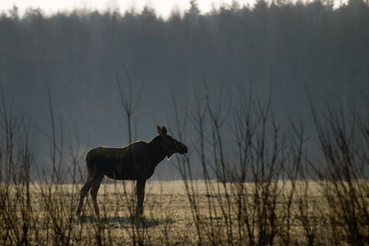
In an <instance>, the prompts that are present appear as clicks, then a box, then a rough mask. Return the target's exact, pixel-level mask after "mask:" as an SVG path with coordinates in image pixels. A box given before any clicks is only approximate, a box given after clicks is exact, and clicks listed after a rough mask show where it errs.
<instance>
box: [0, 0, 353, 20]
mask: <svg viewBox="0 0 369 246" xmlns="http://www.w3.org/2000/svg"><path fill="white" fill-rule="evenodd" d="M233 1H234V0H197V4H198V7H199V9H200V13H201V14H206V13H209V12H211V10H212V9H214V8H215V9H219V7H220V6H230V5H231V4H232V2H233ZM267 1H268V0H267ZM236 2H238V3H239V4H240V6H249V7H252V6H253V5H254V4H255V2H256V0H238V1H236ZM335 2H336V4H335V6H336V7H337V6H339V5H340V4H342V3H343V2H346V1H340V0H336V1H335ZM13 6H16V7H17V8H18V11H19V15H20V16H23V15H24V12H25V10H26V9H28V8H33V9H37V8H40V9H41V10H42V11H43V12H44V14H45V15H53V14H56V13H58V12H71V11H73V10H76V9H85V10H90V11H95V10H97V11H99V12H105V11H107V10H109V9H112V8H114V9H118V10H119V12H120V13H122V14H123V13H125V12H126V11H131V10H132V9H134V11H135V12H137V13H141V12H142V10H143V9H144V7H145V6H148V7H150V8H152V9H154V10H155V13H156V14H157V16H160V17H162V18H164V19H166V18H168V17H169V16H170V15H171V13H172V12H173V11H177V12H180V13H181V14H183V13H184V12H185V11H186V10H188V9H189V8H190V0H173V1H168V0H128V1H127V0H89V1H87V0H77V1H76V0H64V1H57V2H55V1H49V0H32V1H30V0H5V1H0V13H1V14H4V13H6V14H8V13H9V10H11V9H13Z"/></svg>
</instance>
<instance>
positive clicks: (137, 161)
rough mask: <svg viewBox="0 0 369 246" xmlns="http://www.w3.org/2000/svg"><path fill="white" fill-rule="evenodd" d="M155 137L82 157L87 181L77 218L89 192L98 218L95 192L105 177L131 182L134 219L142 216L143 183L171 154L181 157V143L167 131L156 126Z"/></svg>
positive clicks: (186, 149) (182, 149)
mask: <svg viewBox="0 0 369 246" xmlns="http://www.w3.org/2000/svg"><path fill="white" fill-rule="evenodd" d="M157 131H158V133H159V136H156V137H154V138H153V139H152V140H151V141H150V142H148V143H146V142H144V141H137V142H134V143H131V144H130V145H128V146H126V147H123V148H109V147H97V148H94V149H92V150H90V151H89V152H88V153H87V155H86V165H87V171H88V177H87V181H86V183H85V184H84V186H83V187H82V189H81V196H80V199H79V204H78V209H77V215H80V214H81V210H82V205H83V200H84V198H85V196H86V195H87V193H88V191H89V190H90V193H91V197H92V202H93V205H94V208H95V213H96V215H97V216H99V208H98V206H97V200H96V198H97V192H98V190H99V187H100V184H101V181H102V180H103V178H104V177H105V176H107V177H108V178H111V179H114V180H135V181H136V193H137V194H136V195H137V208H136V216H142V213H143V200H144V197H145V185H146V181H147V180H148V179H149V178H151V176H152V175H153V174H154V171H155V168H156V166H157V165H158V164H159V163H160V162H161V161H162V160H164V158H165V157H167V158H168V160H169V159H170V157H171V156H172V155H173V154H175V153H179V154H182V155H183V154H185V153H187V152H188V148H187V146H186V145H185V144H183V143H181V142H179V141H177V140H175V139H173V138H172V137H171V136H170V135H168V134H167V129H166V128H165V127H164V126H163V127H162V128H160V127H159V126H157Z"/></svg>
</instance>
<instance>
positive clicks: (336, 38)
mask: <svg viewBox="0 0 369 246" xmlns="http://www.w3.org/2000/svg"><path fill="white" fill-rule="evenodd" d="M190 3H191V8H190V9H188V10H186V12H185V13H184V14H181V13H178V12H176V11H173V13H172V14H171V16H170V17H169V18H168V19H167V20H164V19H162V18H160V17H158V16H157V14H156V13H155V11H154V10H153V9H151V8H150V7H145V8H144V9H143V10H142V11H141V12H139V13H138V12H136V11H134V10H132V11H127V12H125V13H120V12H119V11H118V10H117V9H109V10H106V11H105V12H99V11H89V10H83V9H76V10H74V11H71V12H58V13H55V14H52V15H50V16H48V15H45V14H44V12H43V11H42V9H28V10H27V11H26V12H25V14H24V15H23V16H19V14H18V10H17V8H16V7H14V8H13V9H11V10H9V11H8V12H3V13H2V14H1V15H0V82H1V85H2V88H3V90H4V91H5V92H6V93H5V97H7V98H8V99H9V100H11V98H12V97H15V100H14V107H15V108H16V109H18V110H20V111H23V112H27V113H30V114H31V115H32V117H33V118H34V121H36V122H37V124H38V125H39V126H40V127H41V128H42V127H43V126H44V125H45V124H49V123H48V122H49V118H50V116H49V115H48V113H47V112H48V105H47V93H46V88H47V87H49V88H50V91H51V94H52V101H53V105H54V110H55V112H58V114H60V115H61V118H64V119H65V118H68V119H77V121H78V124H79V125H80V126H83V127H84V128H83V129H86V132H89V134H87V133H86V132H85V133H81V134H82V135H83V136H85V135H86V136H85V138H86V139H87V138H88V137H87V135H90V137H91V142H92V143H91V144H92V145H98V144H99V143H101V142H103V143H104V144H109V143H110V144H113V145H114V144H115V145H122V142H123V141H122V137H123V136H125V135H124V134H125V133H124V130H122V124H123V123H124V121H123V120H116V119H117V117H116V115H117V114H119V113H118V112H120V111H121V106H120V105H119V100H120V99H119V92H118V90H117V84H116V82H115V81H116V80H117V71H119V72H118V77H121V78H122V79H123V80H127V78H128V79H129V80H131V81H132V88H133V91H135V93H136V94H135V95H136V97H137V95H138V94H140V93H141V92H140V90H141V89H140V88H143V89H142V95H141V96H140V102H139V108H138V115H137V118H138V120H137V122H138V123H137V125H138V129H143V128H145V129H144V130H142V131H139V132H138V138H140V137H141V138H142V136H151V135H152V131H150V130H149V129H146V127H143V126H144V123H140V122H143V121H145V122H147V120H148V122H153V124H152V125H154V122H162V121H163V119H165V115H166V113H165V112H168V110H170V109H171V108H172V99H171V96H170V90H171V89H170V88H172V89H173V91H174V94H175V97H176V99H177V100H178V103H179V105H185V104H187V103H188V102H191V101H193V99H194V98H195V97H196V93H197V92H198V91H202V90H204V88H203V80H204V79H206V81H207V82H208V86H209V90H210V91H212V93H211V94H212V95H213V96H214V97H218V96H219V95H220V94H222V93H224V95H222V96H219V97H223V98H227V99H224V100H225V101H227V100H228V99H230V98H232V95H234V93H235V92H236V91H237V88H238V85H239V84H242V85H245V86H249V87H250V88H253V89H254V90H255V91H257V92H258V93H259V96H261V97H264V98H267V97H268V95H269V94H268V90H270V88H272V90H273V93H272V94H273V105H272V106H273V109H274V110H275V112H276V117H279V116H278V113H279V112H281V114H282V113H285V112H289V113H290V114H292V115H295V116H297V117H304V114H305V112H307V111H308V108H309V102H308V100H307V97H306V92H307V91H308V92H309V93H310V94H311V95H312V97H313V98H314V99H317V98H325V97H326V96H327V95H328V94H329V95H333V96H338V97H339V98H340V100H342V102H343V103H344V104H345V103H351V102H352V103H354V104H356V103H357V102H356V100H358V97H357V96H358V95H360V93H362V94H364V95H365V92H367V90H368V79H369V5H368V3H367V2H365V1H363V0H350V1H349V2H348V3H347V4H345V5H341V6H339V7H338V8H333V3H332V1H323V0H321V1H320V0H316V1H313V2H301V1H297V2H290V1H273V2H272V3H270V4H269V3H267V2H265V1H264V0H259V1H257V3H256V4H255V6H254V7H253V8H251V7H249V6H242V5H240V4H239V3H238V2H237V1H233V4H232V5H230V6H221V7H220V8H219V9H213V10H212V11H211V12H210V13H207V14H201V12H200V11H199V9H198V7H197V3H196V1H191V2H190ZM224 91H226V92H224ZM233 103H234V105H237V102H233ZM358 106H359V107H360V106H362V104H358ZM113 119H114V120H113ZM45 122H46V123H45ZM64 124H66V125H68V124H69V126H70V127H71V128H72V127H73V123H64ZM147 128H150V129H151V128H152V127H147ZM117 132H118V133H119V134H117ZM146 133H147V134H146ZM146 140H149V139H146ZM86 141H87V140H86ZM126 144H127V143H126Z"/></svg>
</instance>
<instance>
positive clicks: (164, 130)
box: [161, 126, 167, 135]
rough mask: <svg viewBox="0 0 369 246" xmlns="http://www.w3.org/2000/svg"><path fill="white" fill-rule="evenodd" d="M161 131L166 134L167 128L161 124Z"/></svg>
mask: <svg viewBox="0 0 369 246" xmlns="http://www.w3.org/2000/svg"><path fill="white" fill-rule="evenodd" d="M161 133H162V134H163V135H167V128H165V126H163V127H162V128H161Z"/></svg>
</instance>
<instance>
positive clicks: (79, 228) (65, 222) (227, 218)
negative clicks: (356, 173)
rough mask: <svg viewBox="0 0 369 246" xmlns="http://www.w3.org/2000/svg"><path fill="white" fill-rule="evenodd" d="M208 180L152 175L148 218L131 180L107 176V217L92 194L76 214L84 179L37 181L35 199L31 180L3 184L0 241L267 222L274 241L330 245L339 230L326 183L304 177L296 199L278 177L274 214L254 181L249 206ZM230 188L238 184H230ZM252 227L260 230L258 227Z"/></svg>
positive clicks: (136, 234) (205, 240)
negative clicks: (259, 206)
mask: <svg viewBox="0 0 369 246" xmlns="http://www.w3.org/2000/svg"><path fill="white" fill-rule="evenodd" d="M207 184H208V187H211V191H210V192H207V189H206V183H205V182H203V181H194V182H192V183H190V186H193V190H188V189H186V186H185V185H184V182H183V181H175V182H158V181H153V182H148V184H147V188H146V198H145V202H144V217H143V219H142V220H139V219H137V218H135V217H133V216H132V214H134V209H133V207H134V202H135V199H133V198H134V197H133V196H132V194H133V193H132V189H133V184H132V183H130V182H126V183H125V185H123V183H121V182H117V183H108V182H106V183H103V184H102V186H101V188H100V190H99V195H98V202H99V207H100V213H101V215H100V218H97V217H96V216H95V215H94V212H93V206H92V201H91V197H90V196H89V195H88V196H87V197H86V200H85V204H84V207H83V216H81V217H80V218H77V217H76V216H75V210H76V207H77V202H78V197H79V189H80V188H81V185H53V186H48V185H38V184H32V185H31V186H30V191H29V196H28V200H27V192H21V189H24V187H23V188H22V187H21V186H18V187H17V186H4V185H2V186H1V190H2V195H4V194H5V193H4V192H5V191H6V190H8V195H7V199H6V201H5V202H7V204H4V205H6V206H7V208H6V210H2V211H1V217H0V219H1V220H2V222H1V227H2V228H1V232H0V235H1V238H0V245H15V244H30V245H131V244H134V243H136V244H145V245H163V244H167V245H196V244H203V245H209V244H215V243H217V244H233V245H250V244H252V241H251V240H250V238H249V237H250V235H253V236H254V237H255V238H257V237H258V236H259V232H260V231H262V230H263V228H262V226H263V224H264V225H265V226H269V225H275V231H274V233H275V236H274V238H273V244H276V245H285V244H286V242H288V244H295V245H309V244H312V242H313V243H314V244H323V245H329V244H330V243H332V238H334V237H335V235H333V234H332V233H334V231H333V230H332V226H331V224H330V220H329V219H330V217H329V215H330V212H329V206H328V203H327V200H326V198H325V197H324V196H323V195H322V191H321V187H322V186H321V185H319V184H318V183H316V182H297V183H296V192H295V195H294V197H292V201H291V202H290V199H289V194H290V191H291V188H292V184H291V183H289V182H287V183H283V182H281V181H279V182H277V183H275V184H276V187H277V190H278V195H277V199H276V201H275V211H276V212H275V216H273V220H272V218H271V217H266V218H265V217H261V216H260V214H262V213H259V212H258V211H257V210H255V209H253V208H256V206H254V205H255V204H254V202H255V201H256V199H255V192H254V191H255V185H254V184H244V186H243V187H244V189H245V190H244V193H243V194H242V197H244V198H245V199H247V204H249V205H250V206H249V210H248V211H244V212H243V213H239V211H240V210H239V209H238V206H239V204H240V203H239V202H238V201H239V199H240V194H239V192H234V194H230V195H229V200H226V199H225V193H224V190H222V186H219V188H220V189H219V190H218V185H219V184H218V183H216V182H213V181H211V182H209V183H207ZM306 185H308V189H307V193H306V189H305V188H306ZM227 189H228V191H232V190H233V189H234V190H237V189H238V188H237V186H236V185H235V184H234V185H232V184H228V188H227ZM23 191H24V190H23ZM306 194H307V196H306ZM189 196H190V198H191V201H192V202H189ZM27 201H28V202H27ZM227 201H230V202H229V204H230V208H231V209H230V210H229V211H231V212H230V213H228V212H227V211H228V210H227V209H225V208H228V202H227ZM3 202H4V200H3ZM3 208H4V207H3ZM243 209H245V208H243ZM246 209H247V208H246ZM269 212H270V211H265V213H269ZM304 216H305V217H304ZM261 220H265V221H261ZM271 220H272V221H274V222H273V223H274V224H271ZM247 223H251V224H252V225H251V226H248V225H247ZM249 229H252V230H253V232H252V233H251V234H249ZM271 229H272V228H269V229H268V231H270V230H271ZM272 231H273V230H272ZM308 233H310V235H311V239H312V240H311V241H309V236H308V235H309V234H308ZM230 235H232V237H231V238H230ZM268 235H269V234H268ZM25 242H26V243H25ZM260 242H261V241H259V243H258V244H261V243H260ZM267 244H270V243H267ZM340 244H341V245H342V244H344V241H342V242H341V243H340Z"/></svg>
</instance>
